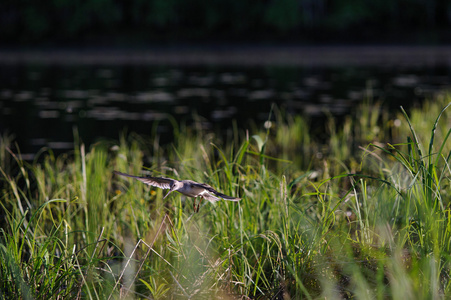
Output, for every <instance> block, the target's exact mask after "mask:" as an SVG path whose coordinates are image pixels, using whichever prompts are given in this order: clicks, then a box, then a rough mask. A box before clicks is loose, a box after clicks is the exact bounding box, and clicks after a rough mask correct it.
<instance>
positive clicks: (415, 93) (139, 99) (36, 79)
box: [0, 62, 451, 158]
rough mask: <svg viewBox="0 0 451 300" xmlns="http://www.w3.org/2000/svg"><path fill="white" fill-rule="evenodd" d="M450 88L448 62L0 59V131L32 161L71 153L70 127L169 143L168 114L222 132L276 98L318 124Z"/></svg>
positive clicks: (244, 123)
mask: <svg viewBox="0 0 451 300" xmlns="http://www.w3.org/2000/svg"><path fill="white" fill-rule="evenodd" d="M450 85H451V68H450V67H449V66H448V65H428V66H405V65H404V66H391V65H387V64H385V65H371V66H363V65H359V66H348V67H347V66H330V67H329V66H324V65H321V66H302V65H297V66H292V67H290V66H286V65H285V66H277V65H261V66H258V65H251V66H243V67H240V66H236V65H230V64H228V65H216V66H215V65H199V66H193V65H185V66H174V65H156V64H152V65H140V64H136V63H135V64H115V65H107V64H95V63H89V64H52V63H30V62H27V63H14V64H0V100H1V102H0V130H1V132H9V133H13V134H14V135H15V136H16V140H17V141H18V143H19V145H20V149H21V152H22V153H24V155H25V158H31V157H32V156H33V154H34V153H36V152H37V151H38V150H39V149H40V148H42V147H44V146H48V147H51V148H53V149H55V150H57V151H66V150H69V149H73V129H74V128H77V129H78V132H79V135H80V136H81V138H82V140H83V142H85V143H87V144H90V143H92V142H95V141H96V140H97V139H99V138H113V139H117V138H118V136H119V132H121V131H123V130H124V129H126V130H127V131H128V132H137V133H140V134H144V135H151V133H152V130H153V129H154V128H157V129H156V130H157V131H158V132H159V133H160V134H161V136H162V137H163V140H165V141H166V142H168V141H170V140H171V138H172V125H171V119H170V118H171V117H172V118H173V119H172V121H175V122H176V123H179V124H180V123H181V122H186V123H187V124H188V125H192V124H193V123H194V122H195V121H196V125H197V126H202V127H204V128H206V129H211V130H218V131H219V132H223V133H224V132H226V131H227V130H231V128H232V124H233V121H232V120H236V124H237V126H238V128H240V129H246V128H249V126H251V125H252V124H255V125H257V126H261V125H262V124H263V123H264V121H265V120H267V119H268V116H269V112H270V109H271V105H272V104H273V103H276V104H277V106H278V107H280V108H283V109H284V110H286V111H287V112H288V113H291V114H305V115H307V116H309V117H310V118H311V119H312V120H313V121H314V120H315V119H318V120H320V118H321V117H322V116H323V114H324V111H325V110H327V111H328V112H330V113H332V114H334V115H337V116H341V115H345V114H349V113H353V109H354V108H355V107H356V105H358V104H359V103H360V102H362V101H364V100H365V99H368V97H370V98H372V99H373V100H381V101H383V103H384V108H385V109H389V110H392V111H396V110H398V109H399V106H400V105H403V106H404V107H409V106H411V105H412V104H413V103H414V102H418V101H422V100H424V99H425V98H432V97H433V95H434V94H435V93H437V92H438V91H441V90H443V89H448V88H449V87H450ZM193 116H197V117H193ZM157 123H158V124H159V125H158V126H156V124H157Z"/></svg>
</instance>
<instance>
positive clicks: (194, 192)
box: [113, 171, 241, 212]
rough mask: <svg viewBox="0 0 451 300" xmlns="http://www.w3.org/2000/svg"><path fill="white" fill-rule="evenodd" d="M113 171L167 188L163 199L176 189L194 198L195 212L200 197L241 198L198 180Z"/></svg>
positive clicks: (216, 198)
mask: <svg viewBox="0 0 451 300" xmlns="http://www.w3.org/2000/svg"><path fill="white" fill-rule="evenodd" d="M113 173H114V174H116V175H121V176H125V177H130V178H134V179H137V180H139V181H141V182H144V183H145V184H148V185H151V186H155V187H158V188H160V189H169V192H168V193H167V194H166V195H165V196H164V197H163V199H165V198H166V197H167V196H168V195H169V194H170V193H172V192H173V191H177V192H179V193H181V194H183V195H185V196H188V197H193V198H194V203H193V208H194V211H195V212H198V211H199V206H200V204H201V202H202V199H207V200H208V201H210V202H211V203H213V202H216V201H219V200H221V199H224V200H228V201H239V200H241V198H235V197H231V196H227V195H224V194H222V193H220V192H218V191H216V190H215V189H214V188H212V187H211V186H209V185H208V184H205V183H198V182H195V181H192V180H175V179H172V178H165V177H150V176H149V177H140V176H134V175H129V174H125V173H121V172H118V171H113ZM197 197H200V201H199V204H198V205H197V208H196V198H197Z"/></svg>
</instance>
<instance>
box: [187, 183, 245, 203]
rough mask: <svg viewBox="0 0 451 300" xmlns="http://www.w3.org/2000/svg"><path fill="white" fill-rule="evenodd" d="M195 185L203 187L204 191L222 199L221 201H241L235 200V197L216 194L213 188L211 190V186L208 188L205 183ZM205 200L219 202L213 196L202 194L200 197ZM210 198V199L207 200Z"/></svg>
mask: <svg viewBox="0 0 451 300" xmlns="http://www.w3.org/2000/svg"><path fill="white" fill-rule="evenodd" d="M196 184H197V185H199V186H201V187H203V188H204V189H206V190H207V191H208V192H210V193H212V194H214V195H216V196H218V197H219V198H222V199H224V200H228V201H240V200H241V198H236V197H231V196H227V195H225V194H222V193H220V192H218V191H217V190H215V189H214V188H212V187H211V186H209V185H208V184H206V183H196ZM202 196H203V197H204V198H205V199H207V200H210V201H211V200H213V201H218V200H219V198H217V197H215V196H213V195H208V196H207V193H204V194H203V195H202ZM209 198H210V199H209Z"/></svg>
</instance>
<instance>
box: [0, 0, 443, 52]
mask: <svg viewBox="0 0 451 300" xmlns="http://www.w3.org/2000/svg"><path fill="white" fill-rule="evenodd" d="M450 11H451V5H450V3H449V1H445V0H431V1H419V0H412V1H403V0H396V1H395V0H379V1H358V0H357V1H356V0H345V1H337V0H334V1H325V0H278V1H253V0H239V1H219V0H212V1H201V0H150V1H147V0H132V1H124V0H87V1H70V0H58V1H45V2H43V3H42V2H36V1H2V2H1V3H0V27H1V28H2V30H1V31H0V38H1V39H2V40H3V41H9V42H15V43H17V42H19V43H29V42H37V41H40V42H45V43H51V42H61V41H66V42H81V41H90V42H96V43H102V42H106V41H109V42H112V41H113V42H114V41H116V42H119V43H124V44H126V45H128V44H129V43H131V42H134V43H142V42H145V41H149V40H154V41H157V40H158V41H162V40H165V41H180V40H182V41H191V40H207V41H211V40H212V39H213V41H216V40H221V39H226V40H237V39H238V40H242V41H246V42H253V41H265V40H268V39H269V40H272V39H275V38H280V37H282V38H283V37H285V38H288V37H289V41H307V42H308V41H315V40H322V41H328V42H330V41H331V40H333V41H335V42H343V41H348V42H351V41H352V42H355V41H363V42H366V41H375V40H376V41H377V40H378V39H381V40H383V41H384V40H387V39H388V41H392V42H400V41H403V40H407V41H409V40H410V41H414V42H440V41H441V40H443V39H445V40H446V38H448V39H449V34H448V29H449V26H450V25H451V18H450ZM77 45H79V44H77Z"/></svg>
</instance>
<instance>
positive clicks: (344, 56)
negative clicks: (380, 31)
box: [0, 45, 451, 66]
mask: <svg viewBox="0 0 451 300" xmlns="http://www.w3.org/2000/svg"><path fill="white" fill-rule="evenodd" d="M0 64H61V65H72V64H86V65H99V64H108V65H126V64H131V65H136V64H143V65H175V66H189V65H193V66H194V65H237V66H261V65H293V66H365V65H369V66H371V65H381V64H382V65H387V66H391V65H397V66H403V65H408V66H434V65H442V66H444V65H448V66H451V46H385V45H384V46H377V45H376V46H375V45H372V46H292V45H289V46H246V45H245V46H227V45H226V46H205V47H201V46H169V47H150V48H130V49H127V48H99V47H97V48H48V49H47V48H36V49H23V48H18V49H14V48H4V49H0Z"/></svg>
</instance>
